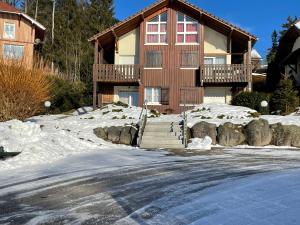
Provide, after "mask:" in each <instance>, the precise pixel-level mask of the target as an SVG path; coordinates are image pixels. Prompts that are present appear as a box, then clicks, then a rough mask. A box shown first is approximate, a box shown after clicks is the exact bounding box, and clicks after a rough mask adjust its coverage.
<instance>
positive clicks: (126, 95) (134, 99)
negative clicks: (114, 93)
mask: <svg viewBox="0 0 300 225" xmlns="http://www.w3.org/2000/svg"><path fill="white" fill-rule="evenodd" d="M119 101H121V102H123V103H126V104H128V105H129V106H138V103H139V93H138V92H137V91H119Z"/></svg>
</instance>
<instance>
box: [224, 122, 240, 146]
mask: <svg viewBox="0 0 300 225" xmlns="http://www.w3.org/2000/svg"><path fill="white" fill-rule="evenodd" d="M243 131H244V128H243V126H242V125H236V124H233V123H229V122H228V123H225V124H223V125H220V126H219V127H218V141H219V144H220V145H222V146H237V145H240V144H243V143H244V142H245V140H246V137H245V135H244V133H243Z"/></svg>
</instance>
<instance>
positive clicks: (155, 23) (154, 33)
mask: <svg viewBox="0 0 300 225" xmlns="http://www.w3.org/2000/svg"><path fill="white" fill-rule="evenodd" d="M164 13H166V14H167V21H166V22H164V21H161V15H162V14H164ZM157 16H158V21H157V22H146V37H145V45H168V36H167V33H168V12H167V11H165V12H162V13H161V14H159V15H157ZM155 17H156V16H155ZM155 17H153V18H155ZM161 24H165V25H166V26H167V29H166V31H165V32H161V31H160V27H161ZM148 25H158V31H157V32H148ZM148 34H149V35H158V42H157V43H155V42H149V43H148V42H147V36H148ZM161 35H166V42H161V40H160V36H161Z"/></svg>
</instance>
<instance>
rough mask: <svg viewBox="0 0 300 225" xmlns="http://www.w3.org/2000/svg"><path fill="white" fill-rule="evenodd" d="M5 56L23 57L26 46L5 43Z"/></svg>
mask: <svg viewBox="0 0 300 225" xmlns="http://www.w3.org/2000/svg"><path fill="white" fill-rule="evenodd" d="M3 56H4V58H12V59H21V58H23V56H24V46H23V45H9V44H4V47H3Z"/></svg>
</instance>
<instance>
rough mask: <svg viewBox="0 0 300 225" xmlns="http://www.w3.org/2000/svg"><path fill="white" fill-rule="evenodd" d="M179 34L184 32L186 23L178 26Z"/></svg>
mask: <svg viewBox="0 0 300 225" xmlns="http://www.w3.org/2000/svg"><path fill="white" fill-rule="evenodd" d="M177 32H184V23H178V24H177Z"/></svg>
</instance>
